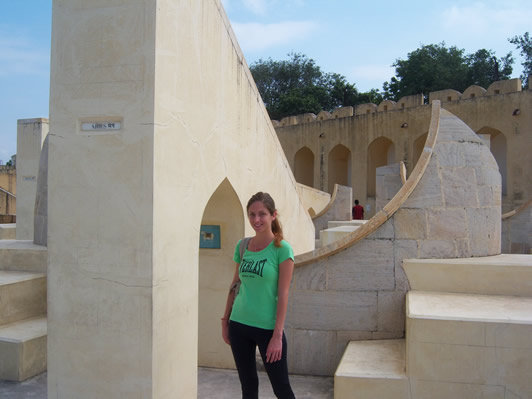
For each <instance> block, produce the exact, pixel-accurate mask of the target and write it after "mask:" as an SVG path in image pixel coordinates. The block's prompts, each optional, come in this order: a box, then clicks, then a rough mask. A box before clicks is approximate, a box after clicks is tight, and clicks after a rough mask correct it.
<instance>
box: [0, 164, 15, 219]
mask: <svg viewBox="0 0 532 399" xmlns="http://www.w3.org/2000/svg"><path fill="white" fill-rule="evenodd" d="M16 194H17V171H16V169H15V167H13V166H5V165H0V216H3V215H15V214H16V213H17V197H16ZM0 223H2V222H0Z"/></svg>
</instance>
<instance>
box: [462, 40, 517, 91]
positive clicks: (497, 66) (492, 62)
mask: <svg viewBox="0 0 532 399" xmlns="http://www.w3.org/2000/svg"><path fill="white" fill-rule="evenodd" d="M466 62H467V64H468V67H469V69H468V72H467V85H468V86H470V85H478V86H482V87H484V88H488V86H489V85H490V84H491V83H493V82H496V81H498V80H505V79H510V75H511V74H512V64H513V62H514V59H513V57H512V53H508V54H506V56H504V57H502V58H499V59H497V57H496V56H495V52H494V51H492V50H486V49H481V50H478V51H476V52H475V53H473V54H470V55H468V56H467V57H466Z"/></svg>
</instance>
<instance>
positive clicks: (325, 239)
mask: <svg viewBox="0 0 532 399" xmlns="http://www.w3.org/2000/svg"><path fill="white" fill-rule="evenodd" d="M359 227H360V226H339V227H333V228H330V229H325V230H321V231H320V245H321V246H322V247H324V246H326V245H329V244H331V243H333V242H335V241H338V240H339V239H340V238H342V237H345V236H346V235H348V234H351V233H352V232H353V231H355V230H357V229H358V228H359Z"/></svg>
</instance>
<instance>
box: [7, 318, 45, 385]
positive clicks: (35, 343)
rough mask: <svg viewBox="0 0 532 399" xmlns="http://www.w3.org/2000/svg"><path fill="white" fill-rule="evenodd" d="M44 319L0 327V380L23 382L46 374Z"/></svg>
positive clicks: (34, 319) (28, 320) (23, 321)
mask: <svg viewBox="0 0 532 399" xmlns="http://www.w3.org/2000/svg"><path fill="white" fill-rule="evenodd" d="M46 335H47V325H46V317H38V318H33V319H27V320H22V321H18V322H16V323H11V324H7V325H5V326H1V327H0V380H8V381H24V380H26V379H28V378H30V377H33V376H35V375H37V374H40V373H42V372H43V371H45V370H46V358H47V356H46V353H47V352H46Z"/></svg>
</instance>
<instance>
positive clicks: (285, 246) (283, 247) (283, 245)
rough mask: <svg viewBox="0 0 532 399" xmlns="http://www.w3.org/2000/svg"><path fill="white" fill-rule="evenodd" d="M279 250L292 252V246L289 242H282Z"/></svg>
mask: <svg viewBox="0 0 532 399" xmlns="http://www.w3.org/2000/svg"><path fill="white" fill-rule="evenodd" d="M278 249H284V250H287V249H288V250H292V245H290V243H289V242H288V241H285V240H281V246H280V247H278Z"/></svg>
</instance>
